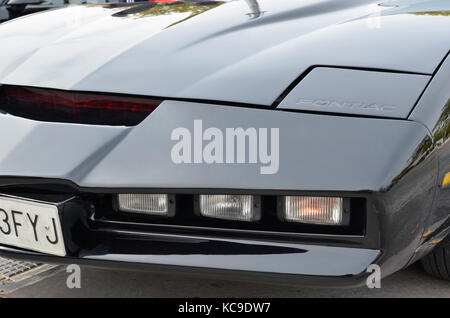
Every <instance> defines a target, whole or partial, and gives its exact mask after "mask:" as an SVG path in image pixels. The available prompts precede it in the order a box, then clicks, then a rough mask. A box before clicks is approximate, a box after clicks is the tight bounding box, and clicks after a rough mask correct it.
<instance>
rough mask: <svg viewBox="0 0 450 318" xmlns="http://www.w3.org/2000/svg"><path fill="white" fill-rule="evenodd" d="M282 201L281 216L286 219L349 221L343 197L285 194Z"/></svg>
mask: <svg viewBox="0 0 450 318" xmlns="http://www.w3.org/2000/svg"><path fill="white" fill-rule="evenodd" d="M281 203H282V208H281V210H282V211H281V218H282V219H283V220H285V221H289V222H301V223H309V224H319V225H344V224H345V223H348V214H347V213H344V210H345V211H347V209H344V199H343V198H338V197H308V196H285V197H282V202H281Z"/></svg>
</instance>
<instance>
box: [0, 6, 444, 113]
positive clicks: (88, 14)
mask: <svg viewBox="0 0 450 318" xmlns="http://www.w3.org/2000/svg"><path fill="white" fill-rule="evenodd" d="M380 2H381V1H380V0H377V1H373V0H303V1H298V0H283V1H279V0H237V1H191V2H171V1H167V0H166V1H164V3H156V2H147V3H142V4H107V5H85V6H70V7H67V8H64V9H58V10H51V11H47V12H44V13H39V14H34V15H31V16H27V17H24V18H20V19H17V20H13V21H10V22H8V23H5V24H2V25H1V26H0V43H2V48H3V49H2V50H0V61H1V63H0V83H2V84H11V85H25V86H35V87H48V88H56V89H65V90H79V91H97V92H111V93H122V94H137V95H152V96H162V97H173V98H175V97H176V98H192V99H205V100H222V101H231V102H242V103H252V104H259V105H271V104H272V103H274V101H275V100H276V99H277V97H279V96H280V94H281V93H282V92H283V91H284V90H285V89H286V88H287V87H288V86H289V85H290V84H291V83H292V82H293V81H294V80H295V79H296V78H297V77H298V76H299V75H300V74H302V73H303V72H304V71H305V70H307V69H308V68H310V67H311V66H313V65H332V66H346V67H347V66H350V67H360V68H378V69H389V70H397V71H402V72H412V73H422V74H432V73H433V72H434V71H435V69H436V68H437V66H438V65H439V63H440V62H441V61H442V59H443V58H444V56H445V55H446V54H447V52H448V51H449V49H450V15H449V10H450V6H449V4H448V1H446V0H436V1H432V0H431V1H419V0H403V1H385V2H383V3H380ZM436 39H438V40H436Z"/></svg>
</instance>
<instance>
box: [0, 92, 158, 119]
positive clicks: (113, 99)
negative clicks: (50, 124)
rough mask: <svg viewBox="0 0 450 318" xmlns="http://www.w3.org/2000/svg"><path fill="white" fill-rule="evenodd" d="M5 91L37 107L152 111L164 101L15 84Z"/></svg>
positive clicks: (7, 94)
mask: <svg viewBox="0 0 450 318" xmlns="http://www.w3.org/2000/svg"><path fill="white" fill-rule="evenodd" d="M5 93H6V97H10V98H14V99H17V100H21V101H28V102H33V103H35V104H36V106H37V107H39V106H40V105H41V104H52V105H53V106H54V107H55V108H58V106H62V107H70V108H76V109H81V108H90V109H103V110H124V111H132V112H148V113H151V112H152V111H153V110H155V108H156V107H157V106H158V105H159V104H161V102H162V100H156V99H145V98H138V97H120V96H106V95H97V94H90V93H73V92H62V91H56V90H47V89H39V88H25V87H15V86H7V87H5Z"/></svg>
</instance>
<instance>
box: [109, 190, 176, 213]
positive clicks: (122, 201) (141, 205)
mask: <svg viewBox="0 0 450 318" xmlns="http://www.w3.org/2000/svg"><path fill="white" fill-rule="evenodd" d="M170 197H171V196H170ZM170 197H169V195H168V194H118V195H117V201H118V205H119V210H120V211H122V212H132V213H140V214H147V215H157V216H158V215H159V216H173V215H174V214H175V209H174V199H173V198H170Z"/></svg>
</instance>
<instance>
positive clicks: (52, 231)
mask: <svg viewBox="0 0 450 318" xmlns="http://www.w3.org/2000/svg"><path fill="white" fill-rule="evenodd" d="M0 244H4V245H11V246H15V247H20V248H24V249H29V250H33V251H38V252H43V253H47V254H53V255H59V256H65V255H66V248H65V246H64V240H63V236H62V230H61V222H60V220H59V214H58V208H57V207H56V206H55V205H52V204H44V203H39V202H33V201H28V200H22V199H16V198H8V197H0Z"/></svg>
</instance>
